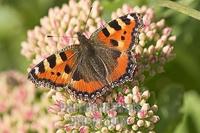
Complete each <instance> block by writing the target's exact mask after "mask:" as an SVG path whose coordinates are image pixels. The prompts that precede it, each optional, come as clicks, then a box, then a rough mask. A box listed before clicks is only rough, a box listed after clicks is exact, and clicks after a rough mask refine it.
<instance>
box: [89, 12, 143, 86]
mask: <svg viewBox="0 0 200 133" xmlns="http://www.w3.org/2000/svg"><path fill="white" fill-rule="evenodd" d="M142 26H143V23H142V17H141V16H140V14H137V13H130V14H127V15H124V16H121V17H119V18H117V19H115V20H112V21H110V22H109V23H108V24H107V25H106V26H105V27H103V28H101V29H99V30H97V31H96V32H95V33H94V34H93V35H92V36H91V37H92V39H94V40H95V41H97V42H99V44H100V45H103V46H105V47H107V48H110V49H114V50H118V51H119V52H120V55H119V56H118V57H117V58H115V59H114V60H115V61H116V66H115V67H114V68H113V70H112V71H111V72H110V73H109V74H108V76H107V79H108V80H109V81H110V82H111V83H112V87H114V86H118V85H119V84H121V83H123V82H124V81H126V80H130V79H131V78H132V76H133V73H134V71H135V68H136V61H135V58H134V57H133V55H131V50H132V47H133V46H134V44H136V43H138V35H139V31H140V29H141V28H142ZM102 60H104V62H107V60H106V59H104V58H102ZM108 67H109V64H108Z"/></svg>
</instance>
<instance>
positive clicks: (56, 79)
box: [28, 46, 78, 88]
mask: <svg viewBox="0 0 200 133" xmlns="http://www.w3.org/2000/svg"><path fill="white" fill-rule="evenodd" d="M77 52H78V48H77V46H70V47H68V48H66V49H65V50H62V51H60V52H57V53H56V54H52V55H50V56H49V57H47V58H46V59H44V60H43V61H41V62H40V63H39V64H38V65H36V66H35V67H34V68H32V70H31V71H30V72H29V74H28V78H29V79H31V80H32V81H33V82H35V84H36V85H43V86H44V87H50V88H55V87H63V86H66V85H67V84H69V82H70V81H71V73H72V71H73V69H74V65H75V64H76V61H77V55H78V54H77Z"/></svg>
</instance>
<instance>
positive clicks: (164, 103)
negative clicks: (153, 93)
mask: <svg viewBox="0 0 200 133" xmlns="http://www.w3.org/2000/svg"><path fill="white" fill-rule="evenodd" d="M182 103H183V87H182V86H180V85H176V84H174V85H173V84H172V85H169V86H167V87H166V88H163V89H162V90H161V92H160V94H159V96H158V107H159V116H160V121H159V123H158V125H157V131H158V132H159V133H172V131H173V130H174V129H175V128H176V125H177V123H178V122H180V120H181V117H182V115H183V114H182V113H181V112H180V109H181V106H182Z"/></svg>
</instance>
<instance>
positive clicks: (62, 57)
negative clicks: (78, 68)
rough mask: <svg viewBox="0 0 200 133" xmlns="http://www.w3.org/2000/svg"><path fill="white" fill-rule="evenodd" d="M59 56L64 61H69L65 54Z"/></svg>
mask: <svg viewBox="0 0 200 133" xmlns="http://www.w3.org/2000/svg"><path fill="white" fill-rule="evenodd" d="M59 55H60V58H61V59H62V61H66V60H67V56H66V54H65V52H60V53H59Z"/></svg>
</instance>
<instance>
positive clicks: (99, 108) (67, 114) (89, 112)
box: [49, 86, 159, 133]
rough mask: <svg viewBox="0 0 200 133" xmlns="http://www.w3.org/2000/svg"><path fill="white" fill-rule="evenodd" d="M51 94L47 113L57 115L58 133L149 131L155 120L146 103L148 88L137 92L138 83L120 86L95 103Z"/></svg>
mask: <svg viewBox="0 0 200 133" xmlns="http://www.w3.org/2000/svg"><path fill="white" fill-rule="evenodd" d="M54 93H55V94H54V95H53V100H54V105H52V106H51V107H49V112H51V113H54V114H56V115H57V116H58V117H59V119H58V121H57V122H56V123H55V125H56V127H57V128H58V132H65V131H66V132H81V133H88V132H96V133H101V132H102V133H107V132H123V133H124V132H125V133H131V132H136V131H137V132H147V131H148V132H152V133H153V132H154V131H153V130H154V124H155V123H157V122H158V121H159V116H157V115H156V114H155V113H156V112H157V110H158V107H157V105H153V106H150V104H149V103H148V99H149V97H150V93H149V91H148V90H145V91H141V89H140V88H139V87H138V86H135V87H134V88H129V87H128V86H123V87H120V88H118V89H117V90H113V92H112V94H111V95H107V96H106V98H105V100H103V101H102V100H99V101H97V102H96V103H87V102H83V101H77V100H76V99H73V97H71V98H68V97H67V96H66V95H65V94H64V93H63V92H54Z"/></svg>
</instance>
